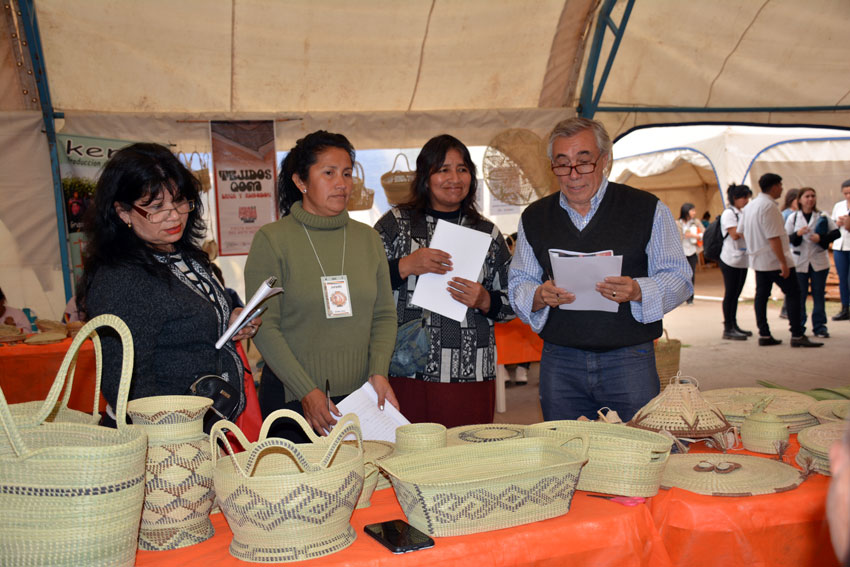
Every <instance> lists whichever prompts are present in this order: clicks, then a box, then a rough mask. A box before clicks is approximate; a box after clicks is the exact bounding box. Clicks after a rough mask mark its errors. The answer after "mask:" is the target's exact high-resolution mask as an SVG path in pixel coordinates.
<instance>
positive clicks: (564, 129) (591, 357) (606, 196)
mask: <svg viewBox="0 0 850 567" xmlns="http://www.w3.org/2000/svg"><path fill="white" fill-rule="evenodd" d="M611 146H612V144H611V139H610V138H609V136H608V133H607V132H606V131H605V128H604V127H603V126H602V124H600V123H599V122H596V121H595V120H589V119H586V118H570V119H568V120H564V121H562V122H560V123H559V124H558V125H557V126H555V128H554V130H553V131H552V134H551V135H550V136H549V158H550V160H551V162H552V171H553V172H554V173H555V175H556V176H557V177H558V184H559V186H560V191H559V192H558V193H555V194H553V195H550V196H548V197H544V198H543V199H540V200H539V201H537V202H535V203H532V204H531V205H529V206H528V208H527V209H526V210H525V211H524V212H523V214H522V219H521V221H520V224H519V229H518V240H517V245H516V252H515V253H514V260H513V263H512V264H511V270H510V276H509V291H508V296H509V298H510V301H511V305H512V306H513V308H514V310H515V311H516V313H517V315H519V317H520V318H521V319H522V320H523V321H525V322H526V323H528V324H529V325H531V328H532V329H533V330H534V331H535V332H536V333H538V334H539V335H540V336H541V338H543V340H544V347H543V355H542V358H541V361H540V405H541V407H542V409H543V418H544V419H545V420H547V421H548V420H553V419H576V418H578V417H579V416H582V415H584V416H587V417H591V418H595V416H596V412H597V411H598V410H599V409H600V408H603V407H609V408H611V409H613V410H616V411H617V413H618V414H619V415H620V417H621V419H623V421H627V420H629V419H631V417H632V416H633V415H634V414H635V412H637V410H639V409H640V408H641V407H643V406H644V405H645V404H646V403H647V402H648V401H649V400H650V399H652V398H653V397H654V396H656V395H657V394H658V392H659V380H658V374H657V372H656V369H655V351H654V346H653V340H654V339H656V338H658V337H659V336H661V332H662V328H661V319H662V317H663V316H664V314H665V313H667V312H669V311H671V310H672V309H674V308H675V307H676V306H678V305H680V304H681V303H682V302H684V301H685V300H687V299H688V297H690V296H691V295H692V293H693V285H692V284H691V267H690V266H689V265H688V262H687V260H686V259H685V255H684V253H683V252H682V246H681V237H680V235H679V230H678V228H677V227H676V223H675V221H674V220H673V215H672V214H671V213H670V210H669V209H668V208H667V207H666V206H665V205H664V204H663V203H661V202H660V201H659V200H658V199H657V198H656V197H655V196H653V195H651V194H649V193H646V192H644V191H639V190H637V189H633V188H631V187H628V186H626V185H620V184H619V183H613V182H609V181H608V180H607V173H608V172H609V171H610V167H611V160H612V152H611ZM552 248H557V249H561V250H569V251H574V252H579V253H593V252H602V251H607V250H611V251H613V254H615V255H620V256H622V257H623V264H622V272H621V275H619V276H611V277H606V278H605V279H604V281H601V282H598V283H597V284H596V292H597V293H599V294H600V295H602V297H604V298H606V299H609V300H611V301H614V302H616V303H618V304H619V306H618V309H617V311H616V312H613V313H612V312H606V311H572V310H564V309H558V307H560V306H561V305H565V304H569V303H572V302H573V301H575V294H573V293H572V292H571V291H570V290H568V289H562V288H559V287H557V286H556V285H555V282H554V281H553V280H552V268H551V264H550V261H549V249H552ZM662 378H669V376H665V377H662Z"/></svg>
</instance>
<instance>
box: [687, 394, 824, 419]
mask: <svg viewBox="0 0 850 567" xmlns="http://www.w3.org/2000/svg"><path fill="white" fill-rule="evenodd" d="M702 395H703V397H704V398H705V399H706V400H708V401H709V402H711V403H713V404H714V405H716V406H717V407H718V408H719V409H720V411H722V412H723V415H725V416H727V417H733V418H744V417H745V416H747V415H749V414H750V413H751V412H752V411H753V407H754V406H755V405H756V404H757V403H758V402H760V401H762V400H763V399H764V398H766V397H768V396H773V397H774V398H773V401H771V402H770V403H769V404H768V405H767V408H765V410H764V412H765V413H772V414H774V415H778V416H780V417H782V418H797V417H799V416H801V415H803V414H807V413H808V410H809V406H811V405H812V402H814V401H815V400H814V398H812V397H811V396H807V395H806V394H800V393H798V392H790V391H788V390H778V389H775V388H721V389H719V390H708V391H706V392H703V393H702ZM786 420H787V419H786Z"/></svg>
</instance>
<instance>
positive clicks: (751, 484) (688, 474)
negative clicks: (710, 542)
mask: <svg viewBox="0 0 850 567" xmlns="http://www.w3.org/2000/svg"><path fill="white" fill-rule="evenodd" d="M704 461H705V462H708V463H711V466H717V465H718V464H719V463H734V464H737V465H740V468H737V469H736V470H733V471H732V472H729V473H725V474H720V473H718V472H715V471H713V470H711V471H708V472H698V471H696V470H694V467H695V466H697V465H699V464H700V463H702V462H704ZM801 482H803V475H802V474H801V473H800V471H798V470H797V469H795V468H794V467H792V466H790V465H786V464H785V463H780V462H779V461H773V460H770V459H763V458H761V457H751V456H749V455H728V454H726V455H724V454H706V453H695V454H688V455H670V458H669V459H668V460H667V466H666V467H665V469H664V476H663V477H662V478H661V488H673V487H676V488H683V489H685V490H690V491H691V492H696V493H697V494H706V495H709V496H755V495H756V494H773V493H774V492H785V491H786V490H791V489H793V488H797V486H799V485H800V483H801Z"/></svg>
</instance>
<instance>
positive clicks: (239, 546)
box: [230, 525, 357, 563]
mask: <svg viewBox="0 0 850 567" xmlns="http://www.w3.org/2000/svg"><path fill="white" fill-rule="evenodd" d="M356 538H357V533H356V532H355V531H354V528H352V527H351V525H349V526H348V528H347V529H345V530H343V531H342V532H341V533H339V534H338V535H336V536H334V537H332V538H330V539H327V540H324V541H320V542H315V543H311V544H309V545H297V544H288V545H284V544H283V542H281V545H280V546H279V547H260V546H257V545H248V544H245V543H242V542H240V541H237V539H236V537H234V538H233V541H231V542H230V553H231V554H233V556H234V557H236V558H238V559H241V560H243V561H254V562H257V563H284V562H291V561H303V560H305V559H313V558H315V557H322V556H325V555H329V554H331V553H335V552H337V551H341V550H343V549H345V548H346V547H348V546H349V545H351V544H352V543H353V542H354V540H355V539H356Z"/></svg>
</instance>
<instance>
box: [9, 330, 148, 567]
mask: <svg viewBox="0 0 850 567" xmlns="http://www.w3.org/2000/svg"><path fill="white" fill-rule="evenodd" d="M103 326H107V327H112V328H113V329H114V330H115V331H117V332H118V334H119V336H120V337H121V341H122V348H123V361H122V366H121V382H120V385H119V388H118V403H117V407H116V413H115V415H116V417H117V418H118V419H117V422H118V426H117V429H110V428H107V427H99V426H96V425H88V424H81V423H50V422H46V421H45V420H46V418H47V417H48V415H50V413H51V412H52V411H53V408H54V406H55V405H56V401H57V399H58V397H59V390H60V389H61V388H55V387H54V388H51V390H50V393H49V394H48V398H47V399H46V400H45V403H44V405H43V408H42V410H41V412H40V413H39V414H38V415H37V416H36V418H35V419H34V420H33V421H32V422H31V423H30V424H29V425H28V426H26V427H19V426H18V424H17V423H16V422H15V418H14V417H13V414H12V411H10V409H9V407H8V405H7V404H6V399H5V397H4V396H3V393H2V391H0V422H2V426H3V431H4V433H5V435H3V436H0V563H2V564H3V565H4V566H32V567H35V566H43V565H51V566H68V567H80V566H82V565H85V566H86V567H90V566H103V567H114V566H128V567H129V566H132V565H133V564H134V563H135V558H136V544H137V541H138V535H139V518H140V517H141V513H142V502H143V500H144V496H145V484H144V481H145V451H146V450H147V437H146V435H145V433H144V431H142V430H141V429H140V428H138V427H135V426H132V425H127V424H126V417H127V396H128V394H129V392H130V378H131V376H132V372H133V341H132V337H131V335H130V331H129V329H127V326H126V325H125V324H124V323H123V321H121V320H120V319H119V318H118V317H115V316H114V315H101V316H98V317H95V318H94V319H92V320H91V321H89V322H88V323H87V324H86V325H85V326H83V328H82V330H81V331H82V332H81V333H79V334H78V335H77V336H76V337H75V338H74V341H73V342H72V343H71V347H70V349H69V353H71V352H73V353H76V352H77V350H78V349H79V348H80V345H81V344H82V342H83V341H84V340H85V339H86V337H87V336H88V335H89V334H90V333H91V332H93V331H94V330H95V329H97V328H99V327H103ZM66 361H67V357H66ZM57 383H59V381H58V380H57Z"/></svg>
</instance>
